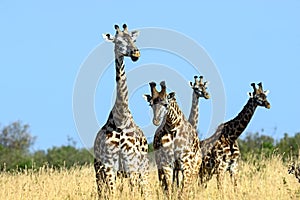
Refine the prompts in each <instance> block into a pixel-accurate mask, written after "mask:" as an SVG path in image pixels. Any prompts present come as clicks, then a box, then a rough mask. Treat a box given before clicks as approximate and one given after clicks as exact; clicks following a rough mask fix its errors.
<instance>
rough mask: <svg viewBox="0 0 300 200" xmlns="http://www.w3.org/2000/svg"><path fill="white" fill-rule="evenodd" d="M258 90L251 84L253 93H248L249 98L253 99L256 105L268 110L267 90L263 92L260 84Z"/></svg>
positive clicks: (269, 106)
mask: <svg viewBox="0 0 300 200" xmlns="http://www.w3.org/2000/svg"><path fill="white" fill-rule="evenodd" d="M257 85H258V88H256V85H255V83H251V86H252V87H253V92H252V93H251V92H249V96H250V98H253V99H254V100H255V102H256V103H257V105H259V106H263V107H265V108H268V109H270V108H271V105H270V103H269V102H268V100H267V95H268V93H269V91H268V90H265V91H264V90H263V87H262V83H261V82H260V83H258V84H257Z"/></svg>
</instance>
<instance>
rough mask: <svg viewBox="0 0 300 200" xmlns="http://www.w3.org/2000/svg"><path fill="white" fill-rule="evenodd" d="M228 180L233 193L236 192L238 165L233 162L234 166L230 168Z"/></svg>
mask: <svg viewBox="0 0 300 200" xmlns="http://www.w3.org/2000/svg"><path fill="white" fill-rule="evenodd" d="M230 178H231V182H232V184H233V186H234V191H235V192H236V190H237V185H238V183H237V182H238V164H237V162H235V163H234V164H232V165H231V167H230Z"/></svg>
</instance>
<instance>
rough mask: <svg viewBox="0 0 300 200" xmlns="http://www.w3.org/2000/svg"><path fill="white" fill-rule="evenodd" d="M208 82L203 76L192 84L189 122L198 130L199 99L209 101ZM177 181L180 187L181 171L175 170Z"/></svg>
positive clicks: (196, 77) (174, 179) (195, 78)
mask: <svg viewBox="0 0 300 200" xmlns="http://www.w3.org/2000/svg"><path fill="white" fill-rule="evenodd" d="M207 85H208V81H205V82H203V76H199V77H198V76H194V83H193V82H190V86H191V88H192V89H193V95H192V106H191V110H190V115H189V119H188V121H189V122H190V123H191V125H192V126H193V127H194V128H195V130H197V128H198V127H197V126H198V117H199V106H198V105H199V98H204V99H209V98H210V95H209V93H208V92H207V91H206V90H207ZM175 181H176V184H177V186H179V170H177V169H175V171H174V176H173V182H175Z"/></svg>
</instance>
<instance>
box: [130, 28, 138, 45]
mask: <svg viewBox="0 0 300 200" xmlns="http://www.w3.org/2000/svg"><path fill="white" fill-rule="evenodd" d="M139 34H140V32H139V31H131V33H130V37H131V39H132V41H133V42H135V41H136V38H137V37H138V36H139Z"/></svg>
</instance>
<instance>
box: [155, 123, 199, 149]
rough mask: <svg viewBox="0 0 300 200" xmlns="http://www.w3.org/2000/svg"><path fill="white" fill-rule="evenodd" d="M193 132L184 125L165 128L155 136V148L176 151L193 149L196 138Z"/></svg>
mask: <svg viewBox="0 0 300 200" xmlns="http://www.w3.org/2000/svg"><path fill="white" fill-rule="evenodd" d="M191 132H192V131H188V129H187V128H186V127H185V126H183V125H182V124H180V125H178V126H177V127H176V128H172V129H170V128H169V126H163V127H162V128H161V129H159V130H157V132H156V134H155V136H154V142H153V143H154V144H153V145H154V148H156V149H159V148H160V147H164V148H172V149H173V150H176V149H183V148H185V147H188V148H190V149H192V148H193V145H194V143H195V141H194V140H195V138H194V137H193V136H192V135H193V134H195V133H193V134H191ZM198 142H199V141H198ZM197 144H198V143H197Z"/></svg>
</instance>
